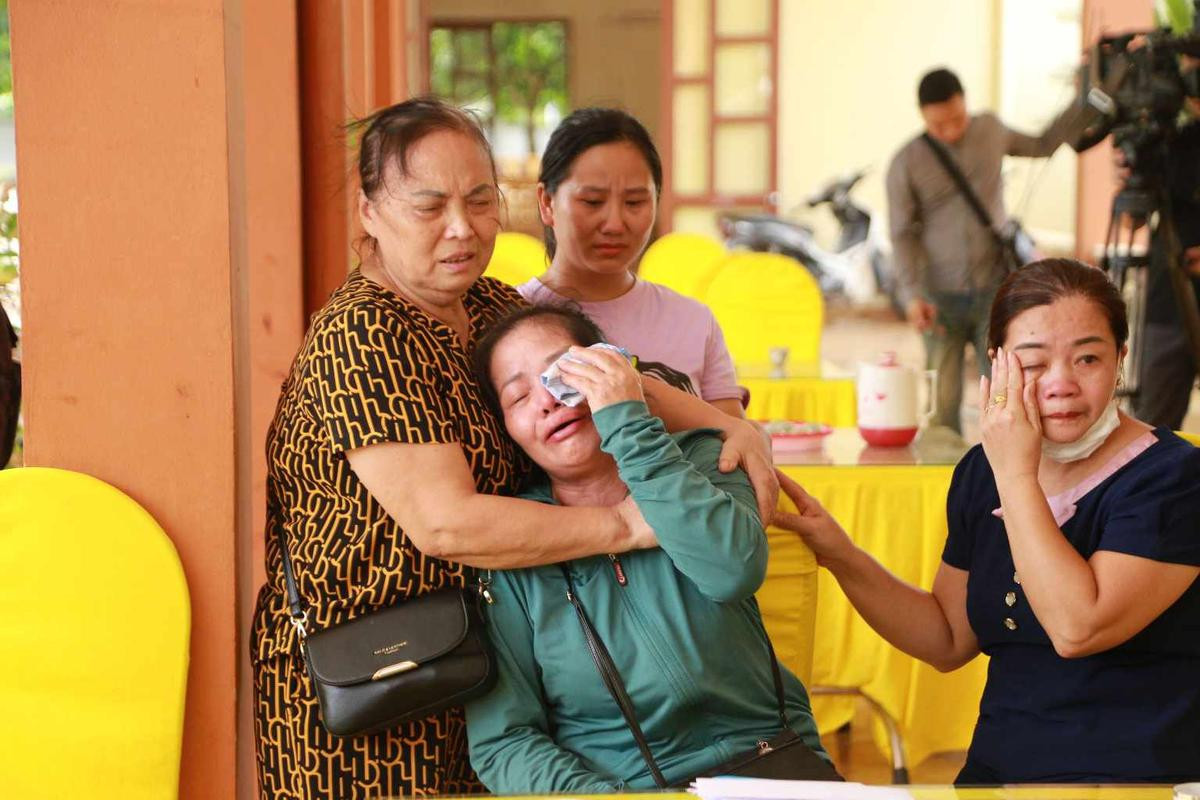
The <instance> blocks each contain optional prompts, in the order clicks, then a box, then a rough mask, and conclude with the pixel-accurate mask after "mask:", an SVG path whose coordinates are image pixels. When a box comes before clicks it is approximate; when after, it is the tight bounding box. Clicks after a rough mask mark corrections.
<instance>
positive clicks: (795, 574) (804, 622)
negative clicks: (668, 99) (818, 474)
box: [755, 497, 817, 687]
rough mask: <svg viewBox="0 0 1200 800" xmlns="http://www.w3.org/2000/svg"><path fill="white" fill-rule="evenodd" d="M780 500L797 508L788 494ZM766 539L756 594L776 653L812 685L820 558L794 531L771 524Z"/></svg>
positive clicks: (791, 507) (792, 507)
mask: <svg viewBox="0 0 1200 800" xmlns="http://www.w3.org/2000/svg"><path fill="white" fill-rule="evenodd" d="M781 503H782V504H783V505H784V506H785V507H786V508H788V509H789V510H794V509H795V506H794V505H793V504H792V503H791V501H789V500H788V499H787V498H786V497H781ZM767 543H768V544H769V545H770V548H771V557H770V559H769V560H768V561H767V577H766V580H764V581H763V585H762V586H761V587H759V590H758V592H757V593H756V595H755V596H756V598H757V599H758V608H759V612H760V613H761V614H762V618H763V625H764V626H765V627H766V629H767V633H768V634H769V635H770V637H771V643H772V645H773V646H774V648H775V655H776V657H778V659H779V661H780V663H782V664H783V665H784V666H786V667H787V668H788V669H790V670H791V671H792V672H793V673H795V675H796V677H798V678H799V679H800V681H801V683H803V684H804V685H805V686H806V687H809V686H811V685H812V674H813V652H814V649H815V646H816V629H817V559H816V557H815V556H814V555H813V552H812V550H810V549H809V548H808V545H806V544H804V542H803V541H801V540H800V537H799V536H797V535H796V534H795V533H793V532H792V531H785V530H783V529H782V528H776V527H774V526H772V527H769V528H767Z"/></svg>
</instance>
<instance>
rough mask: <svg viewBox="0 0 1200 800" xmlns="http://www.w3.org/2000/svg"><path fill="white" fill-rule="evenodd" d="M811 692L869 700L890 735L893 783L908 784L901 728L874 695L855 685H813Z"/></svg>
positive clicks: (872, 709)
mask: <svg viewBox="0 0 1200 800" xmlns="http://www.w3.org/2000/svg"><path fill="white" fill-rule="evenodd" d="M809 692H810V693H811V694H825V695H852V696H854V697H861V698H863V699H864V700H866V701H867V705H868V706H870V708H871V711H872V712H874V714H875V715H876V716H877V717H879V719H880V721H881V722H883V727H884V730H886V731H887V735H888V747H889V749H890V750H891V751H892V752H891V753H890V755H891V757H892V783H895V784H906V783H908V763H907V762H906V760H905V758H904V739H903V737H901V735H900V728H899V726H897V725H896V720H894V719H892V715H891V714H889V713H888V712H887V709H886V708H884V707H883V706H882V705H880V704H879V701H877V700H876V699H875V698H874V697H871V695H869V694H867V693H866V692H864V691H863V690H862V689H859V688H857V687H854V686H813V687H811V688H810V689H809Z"/></svg>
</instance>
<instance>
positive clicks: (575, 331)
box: [471, 303, 696, 419]
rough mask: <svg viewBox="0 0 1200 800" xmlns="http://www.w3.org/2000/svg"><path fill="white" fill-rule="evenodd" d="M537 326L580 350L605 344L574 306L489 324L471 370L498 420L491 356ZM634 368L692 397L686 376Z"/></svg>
mask: <svg viewBox="0 0 1200 800" xmlns="http://www.w3.org/2000/svg"><path fill="white" fill-rule="evenodd" d="M532 322H536V323H538V324H540V325H557V326H558V327H559V328H561V329H562V330H563V331H564V332H565V333H566V334H567V336H568V337H569V338H570V339H571V341H573V342H574V343H575V344H577V345H579V346H580V347H591V346H592V345H594V344H599V343H600V342H607V341H608V339H607V337H605V335H604V331H602V330H600V326H599V325H597V324H596V323H595V322H594V321H592V318H591V317H589V316H588V315H587V314H584V313H583V312H582V311H580V310H579V309H578V308H577V307H575V306H574V305H571V304H569V303H567V304H556V305H540V306H525V307H524V308H518V309H516V310H514V311H510V312H509V313H507V314H505V315H504V316H503V317H501V318H500V319H498V320H496V321H495V322H494V323H492V326H491V327H490V328H488V329H487V330H486V331H485V332H484V334H483V336H481V337H479V341H477V342H476V343H475V349H474V351H472V353H471V366H472V368H473V370H472V371H473V372H474V373H475V382H476V383H477V384H479V390H480V392H481V393H482V394H483V401H484V403H485V404H486V405H487V407H488V408H489V409H490V410H491V411H492V413H493V414H495V415H496V416H497V417H498V418H499V419H504V410H503V409H502V408H501V407H500V395H499V394H498V393H497V392H496V387H495V386H494V385H492V354H493V353H494V352H495V350H496V346H497V345H498V344H500V342H502V341H503V340H504V339H505V338H506V337H507V336H508V335H509V334H510V333H512V332H513V331H514V330H516V329H517V328H519V327H520V326H522V325H524V324H525V323H532ZM634 366H635V368H636V369H637V371H638V372H640V373H642V374H644V375H652V376H653V377H655V378H658V379H659V380H661V381H663V382H664V383H666V384H667V385H669V386H674V387H675V388H676V389H680V390H682V391H685V392H690V393H691V394H695V393H696V391H695V389H694V388H693V387H692V379H691V378H689V377H688V375H687V373H685V372H680V371H679V370H677V369H674V368H672V367H668V366H667V365H666V364H662V363H660V362H657V361H644V360H642V359H635V361H634Z"/></svg>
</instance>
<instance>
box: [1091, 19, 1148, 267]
mask: <svg viewBox="0 0 1200 800" xmlns="http://www.w3.org/2000/svg"><path fill="white" fill-rule="evenodd" d="M1153 10H1154V4H1153V2H1152V0H1083V26H1082V27H1083V47H1084V48H1089V47H1091V46H1092V45H1094V44H1095V42H1096V39H1097V38H1099V37H1100V36H1111V35H1113V34H1117V33H1123V32H1125V31H1130V30H1145V29H1147V28H1149V27H1151V26H1152V25H1153V24H1154V17H1153ZM1078 169H1079V183H1078V190H1077V193H1076V202H1075V215H1076V216H1075V251H1076V255H1078V256H1079V257H1080V258H1082V259H1083V260H1085V261H1088V262H1091V263H1095V262H1097V261H1099V256H1098V255H1097V254H1098V251H1099V249H1100V247H1101V246H1102V245H1103V244H1104V235H1105V232H1106V231H1107V229H1108V219H1109V212H1110V210H1111V208H1112V199H1113V193H1114V192H1115V191H1116V189H1117V185H1116V176H1115V172H1114V170H1113V153H1112V143H1111V139H1105V140H1104V141H1103V142H1101V143H1100V144H1098V145H1096V146H1095V147H1093V148H1092V149H1091V150H1088V151H1087V152H1086V153H1084V154H1083V155H1081V156H1080V157H1079V167H1078Z"/></svg>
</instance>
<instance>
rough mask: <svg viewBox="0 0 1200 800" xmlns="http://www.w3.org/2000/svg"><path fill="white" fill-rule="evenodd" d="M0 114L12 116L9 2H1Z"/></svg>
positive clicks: (1, 0)
mask: <svg viewBox="0 0 1200 800" xmlns="http://www.w3.org/2000/svg"><path fill="white" fill-rule="evenodd" d="M0 114H3V115H5V116H11V115H12V47H11V44H10V40H9V35H8V0H0Z"/></svg>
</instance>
